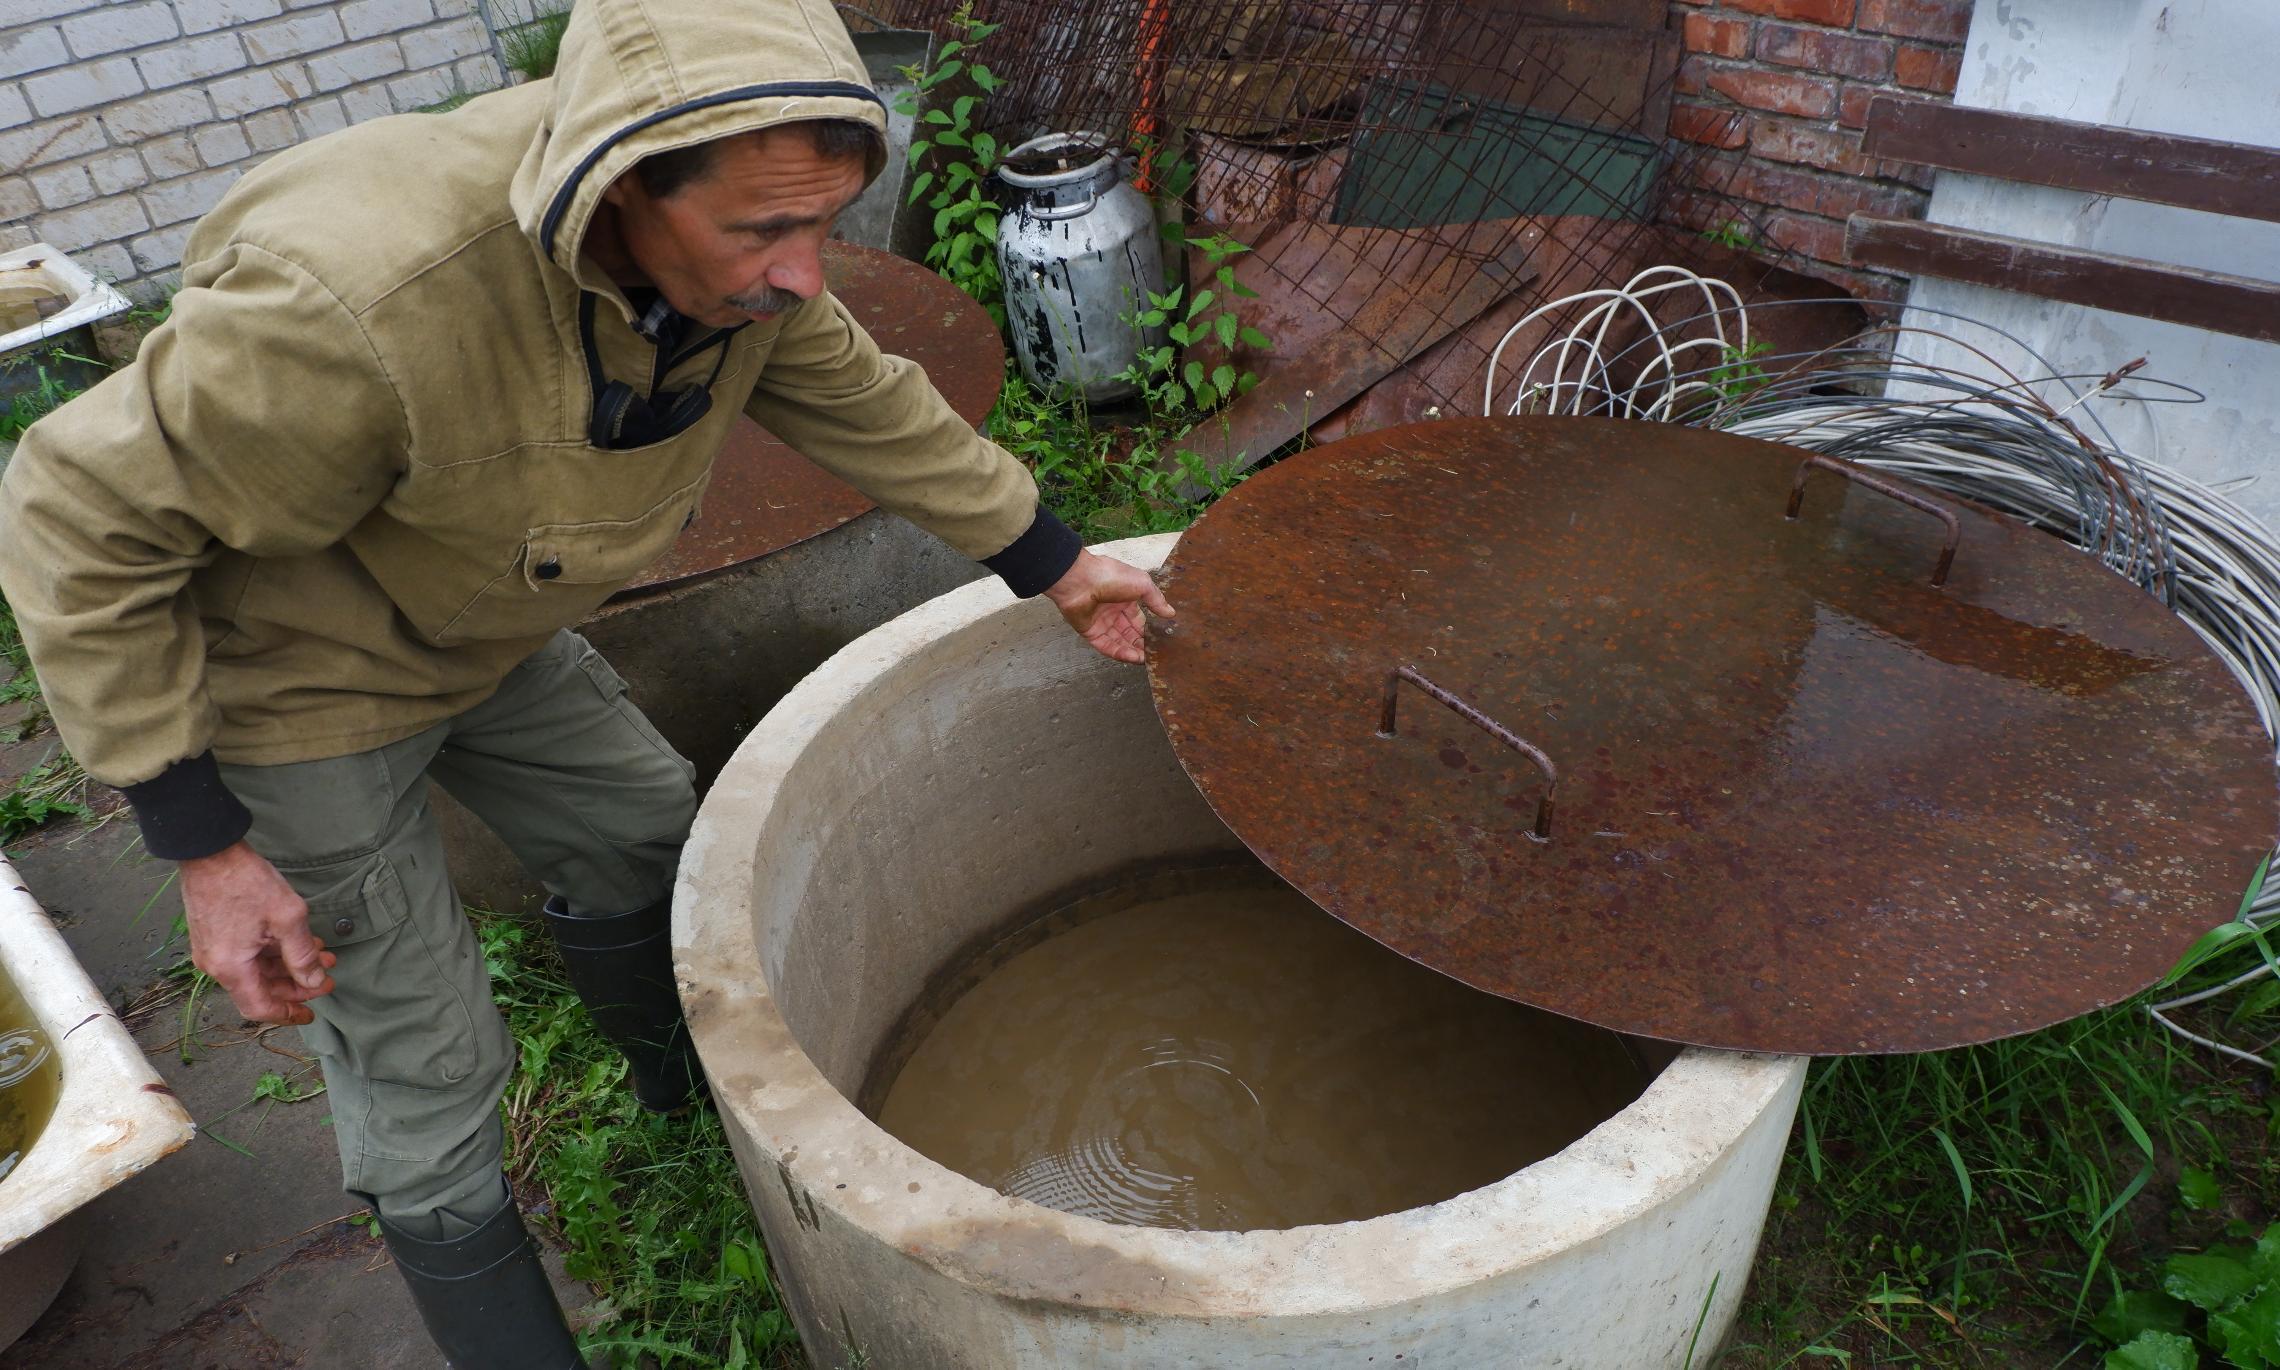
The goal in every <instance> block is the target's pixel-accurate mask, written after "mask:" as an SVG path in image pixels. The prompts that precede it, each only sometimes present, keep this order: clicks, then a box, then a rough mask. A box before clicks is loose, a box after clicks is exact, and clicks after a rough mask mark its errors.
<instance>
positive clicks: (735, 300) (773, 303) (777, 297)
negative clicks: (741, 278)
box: [725, 285, 800, 314]
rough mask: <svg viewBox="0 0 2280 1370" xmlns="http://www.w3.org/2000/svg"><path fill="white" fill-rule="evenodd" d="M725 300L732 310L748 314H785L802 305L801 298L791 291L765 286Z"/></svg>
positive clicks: (727, 297) (730, 296)
mask: <svg viewBox="0 0 2280 1370" xmlns="http://www.w3.org/2000/svg"><path fill="white" fill-rule="evenodd" d="M725 298H726V299H727V301H728V304H729V307H730V308H732V309H738V310H742V311H743V312H744V313H747V314H783V313H787V312H789V311H790V310H791V309H793V308H794V307H796V306H797V305H799V303H800V297H799V296H797V295H795V294H793V293H792V292H791V291H789V290H778V289H777V288H776V287H774V286H772V285H764V286H761V287H760V288H758V289H757V290H747V291H745V292H744V293H743V294H741V295H729V296H726V297H725Z"/></svg>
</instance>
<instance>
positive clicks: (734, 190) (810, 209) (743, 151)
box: [602, 125, 865, 328]
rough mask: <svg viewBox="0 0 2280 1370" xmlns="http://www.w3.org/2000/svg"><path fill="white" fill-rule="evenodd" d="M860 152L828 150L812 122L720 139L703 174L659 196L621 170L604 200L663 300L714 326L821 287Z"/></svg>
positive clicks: (858, 187)
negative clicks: (820, 148) (827, 250)
mask: <svg viewBox="0 0 2280 1370" xmlns="http://www.w3.org/2000/svg"><path fill="white" fill-rule="evenodd" d="M864 169H865V168H864V159H863V157H862V156H861V155H860V154H858V155H855V156H851V157H825V156H824V155H823V154H821V153H819V152H817V151H816V149H815V140H814V137H813V135H811V134H810V133H809V132H808V130H806V129H803V128H800V127H799V126H797V125H779V126H778V127H775V128H769V129H762V130H760V131H759V132H757V133H747V134H741V135H738V136H736V137H733V138H726V139H723V140H722V141H721V142H720V143H719V144H718V145H717V146H715V147H714V149H713V156H712V163H711V165H710V166H709V167H708V168H707V169H706V171H705V174H704V175H702V176H700V177H698V178H697V179H696V180H693V181H690V182H688V183H687V184H685V185H683V186H682V187H680V188H679V189H678V190H675V191H674V192H673V193H672V194H670V195H668V196H665V197H664V198H663V199H658V198H654V197H652V196H651V195H650V194H649V193H648V192H647V191H646V190H644V189H643V188H642V185H641V178H640V177H638V176H630V175H629V176H621V177H619V178H618V180H617V182H616V183H615V184H613V185H612V186H611V187H610V188H609V189H608V190H607V191H604V192H603V197H602V198H603V199H604V200H606V201H607V202H608V203H609V204H611V205H612V206H613V207H614V208H615V209H616V211H617V228H618V235H619V237H620V239H621V240H622V242H623V244H624V247H625V251H626V254H627V255H628V256H630V257H631V258H632V259H633V263H634V265H635V266H636V267H637V268H638V269H639V270H640V271H641V273H642V275H644V276H646V277H648V279H649V282H650V284H652V285H654V286H656V287H657V289H658V291H659V292H660V293H661V294H663V295H664V296H665V299H666V302H667V303H669V304H671V305H672V306H673V307H674V308H675V309H677V310H679V311H680V312H681V313H683V314H686V315H688V316H689V317H690V318H692V319H695V320H697V321H698V322H699V323H702V324H706V325H709V326H711V327H713V328H731V327H734V326H736V325H737V324H742V323H750V322H753V321H755V320H763V319H767V318H770V317H772V316H774V315H776V314H780V313H783V312H784V311H785V310H787V309H790V308H792V307H793V306H795V305H797V304H798V303H799V302H800V301H802V300H807V299H812V298H814V297H815V296H816V295H818V294H821V293H822V291H823V257H822V252H823V244H824V240H825V239H826V238H827V237H828V236H829V235H830V233H831V225H832V221H833V220H834V219H836V218H838V216H839V212H840V211H841V210H843V209H845V208H847V206H848V205H850V204H852V203H854V201H855V197H856V196H858V195H860V194H862V193H863V172H864Z"/></svg>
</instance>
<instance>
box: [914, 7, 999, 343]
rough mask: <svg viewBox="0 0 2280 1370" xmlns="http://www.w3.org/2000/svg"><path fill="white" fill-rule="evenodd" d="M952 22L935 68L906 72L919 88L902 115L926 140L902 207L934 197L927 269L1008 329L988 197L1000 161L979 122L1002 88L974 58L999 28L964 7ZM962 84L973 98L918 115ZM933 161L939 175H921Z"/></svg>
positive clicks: (994, 211) (993, 207)
mask: <svg viewBox="0 0 2280 1370" xmlns="http://www.w3.org/2000/svg"><path fill="white" fill-rule="evenodd" d="M950 22H951V24H952V25H953V26H954V27H955V28H956V29H957V30H958V32H959V34H960V36H959V37H957V38H952V39H949V40H948V41H946V42H944V43H943V44H942V46H941V48H940V49H938V50H937V51H936V52H935V54H934V65H933V66H931V67H929V68H927V69H926V70H924V71H919V70H917V69H915V68H910V69H906V70H905V72H904V74H905V75H907V76H909V77H910V78H911V80H912V82H913V83H914V88H913V89H910V90H906V91H903V92H902V93H901V94H900V95H898V96H896V97H895V107H896V109H897V110H899V111H900V112H901V113H903V114H905V115H912V116H916V117H917V119H918V123H917V126H916V128H915V129H914V130H913V131H914V133H918V134H923V135H924V136H922V137H913V138H912V139H911V144H910V165H911V169H912V170H913V171H916V172H917V173H918V174H917V175H916V176H915V177H913V178H912V179H911V183H910V191H909V193H908V194H907V195H906V196H905V197H904V203H905V204H917V203H918V200H919V197H920V196H922V195H926V194H927V193H928V192H929V191H932V192H933V193H932V197H931V198H929V199H928V200H927V202H926V207H927V208H929V209H931V210H933V211H934V242H933V245H932V246H930V247H928V248H927V249H926V264H927V265H928V266H930V267H933V268H934V270H935V272H936V274H938V275H940V276H941V277H942V278H943V279H944V280H946V281H948V282H950V283H951V284H952V285H954V286H957V287H958V288H959V289H960V290H963V291H965V292H966V293H967V294H968V295H971V296H972V297H973V298H974V300H975V302H976V303H978V304H980V305H981V306H982V308H984V309H986V310H988V311H989V315H990V318H991V320H992V321H993V322H995V323H996V324H997V326H998V327H999V328H1003V327H1005V286H1004V282H1003V281H1001V280H1000V279H999V275H998V260H997V229H998V219H999V218H1000V217H1001V216H1002V215H1003V213H1004V210H1003V209H1001V208H1000V207H999V205H998V203H997V202H996V201H995V200H993V199H991V198H990V193H989V180H990V173H992V172H994V171H996V170H997V167H998V163H999V161H1000V160H1001V157H1000V150H999V148H998V142H997V139H996V138H995V137H994V136H993V135H991V134H990V133H989V132H987V131H986V130H984V129H982V128H981V127H979V126H978V125H977V124H976V123H975V118H974V114H975V111H976V110H977V109H979V108H980V107H981V103H982V101H984V100H985V99H987V98H988V97H989V96H990V94H991V93H992V92H994V91H996V90H997V89H998V88H999V87H1000V86H1002V85H1004V84H1005V83H1004V82H1003V81H1001V80H1000V79H998V77H997V76H996V75H995V74H994V73H993V72H991V71H990V69H989V68H988V67H986V66H984V65H983V64H982V62H981V60H980V54H979V52H978V51H977V49H978V48H979V47H980V45H981V44H982V43H983V42H984V41H985V40H987V39H988V38H989V36H990V35H991V34H993V33H996V32H997V31H998V26H997V25H996V24H984V23H981V22H980V21H978V20H976V19H975V18H974V17H973V15H972V14H971V13H970V12H969V10H968V8H967V7H963V6H962V7H960V8H959V10H958V12H957V13H956V14H954V15H952V16H951V20H950ZM961 76H963V77H964V78H965V79H966V81H967V82H968V83H970V84H971V85H972V86H973V87H974V91H973V92H972V93H967V94H962V95H959V96H958V97H957V98H956V99H954V100H952V101H951V102H950V107H949V108H948V109H929V110H927V111H925V113H923V114H921V113H920V112H919V107H920V105H921V104H923V103H925V101H924V98H923V97H924V96H925V95H926V93H927V92H929V91H933V90H936V89H937V88H938V87H941V86H943V85H945V84H947V83H948V82H951V81H955V80H957V79H959V77H961ZM938 149H946V151H938ZM929 157H933V158H934V159H935V160H936V161H937V162H938V164H939V167H938V170H937V169H921V164H922V163H924V162H925V161H926V160H927V159H928V158H929Z"/></svg>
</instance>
